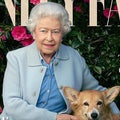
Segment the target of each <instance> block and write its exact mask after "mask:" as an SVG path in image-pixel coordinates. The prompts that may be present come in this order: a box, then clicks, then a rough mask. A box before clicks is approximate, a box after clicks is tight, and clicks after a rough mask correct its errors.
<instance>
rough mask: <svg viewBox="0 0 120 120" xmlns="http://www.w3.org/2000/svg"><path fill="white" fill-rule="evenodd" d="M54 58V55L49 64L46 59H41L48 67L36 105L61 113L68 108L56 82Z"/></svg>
mask: <svg viewBox="0 0 120 120" xmlns="http://www.w3.org/2000/svg"><path fill="white" fill-rule="evenodd" d="M54 59H55V56H54V57H53V59H52V61H51V63H50V64H47V63H46V62H45V61H44V59H41V63H42V65H43V66H46V68H47V69H46V73H45V76H44V79H43V82H42V85H41V90H40V94H39V98H38V101H37V105H36V106H37V107H40V108H45V109H47V110H49V111H52V112H57V113H59V112H60V111H62V110H64V109H66V104H65V101H64V99H63V96H62V95H61V93H60V91H59V89H58V86H57V83H56V79H55V75H54V70H53V62H54Z"/></svg>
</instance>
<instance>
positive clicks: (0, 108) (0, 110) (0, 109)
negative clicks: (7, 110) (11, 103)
mask: <svg viewBox="0 0 120 120" xmlns="http://www.w3.org/2000/svg"><path fill="white" fill-rule="evenodd" d="M1 113H2V107H1V106H0V114H1Z"/></svg>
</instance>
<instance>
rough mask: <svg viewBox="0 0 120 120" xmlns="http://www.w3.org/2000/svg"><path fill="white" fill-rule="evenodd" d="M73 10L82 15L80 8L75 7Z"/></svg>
mask: <svg viewBox="0 0 120 120" xmlns="http://www.w3.org/2000/svg"><path fill="white" fill-rule="evenodd" d="M74 10H75V11H76V12H79V13H82V9H81V7H80V6H75V7H74Z"/></svg>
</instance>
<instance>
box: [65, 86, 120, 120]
mask: <svg viewBox="0 0 120 120" xmlns="http://www.w3.org/2000/svg"><path fill="white" fill-rule="evenodd" d="M63 92H64V95H65V96H66V98H67V99H68V101H69V103H70V107H71V109H72V111H73V115H75V116H77V117H78V118H79V120H120V115H118V114H116V115H113V114H112V111H111V108H110V103H112V102H113V100H114V99H115V98H116V97H117V96H118V94H119V92H120V86H115V87H112V88H110V89H106V90H104V91H97V90H85V91H81V92H80V91H77V90H75V89H73V88H70V87H64V88H63Z"/></svg>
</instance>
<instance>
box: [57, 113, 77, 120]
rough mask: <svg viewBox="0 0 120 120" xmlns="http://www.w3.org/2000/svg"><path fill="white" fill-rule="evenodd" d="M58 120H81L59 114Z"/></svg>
mask: <svg viewBox="0 0 120 120" xmlns="http://www.w3.org/2000/svg"><path fill="white" fill-rule="evenodd" d="M56 120H79V119H78V118H77V117H76V116H73V115H69V114H58V115H57V117H56Z"/></svg>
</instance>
